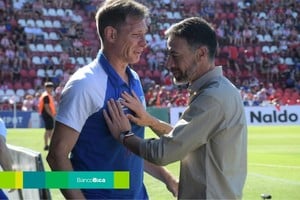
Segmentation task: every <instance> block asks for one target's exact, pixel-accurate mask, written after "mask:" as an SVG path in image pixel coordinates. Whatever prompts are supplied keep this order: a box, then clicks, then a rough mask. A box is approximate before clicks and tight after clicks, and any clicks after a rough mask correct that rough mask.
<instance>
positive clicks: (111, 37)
mask: <svg viewBox="0 0 300 200" xmlns="http://www.w3.org/2000/svg"><path fill="white" fill-rule="evenodd" d="M104 37H105V39H106V40H107V41H109V42H114V41H115V40H116V38H117V29H115V28H114V27H112V26H107V27H106V28H105V29H104Z"/></svg>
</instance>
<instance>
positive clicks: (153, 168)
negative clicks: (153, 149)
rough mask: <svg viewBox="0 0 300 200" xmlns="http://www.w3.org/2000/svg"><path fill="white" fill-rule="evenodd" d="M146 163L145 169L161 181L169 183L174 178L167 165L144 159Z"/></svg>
mask: <svg viewBox="0 0 300 200" xmlns="http://www.w3.org/2000/svg"><path fill="white" fill-rule="evenodd" d="M144 163H145V165H144V166H145V167H144V170H145V171H146V172H147V173H148V174H150V175H151V176H153V177H155V178H156V179H158V180H160V181H161V182H163V183H165V184H167V183H168V182H169V181H170V180H173V179H174V178H173V176H172V175H171V173H170V172H169V171H168V170H167V169H166V168H165V167H162V166H158V165H155V164H153V163H150V162H149V161H147V160H144ZM174 180H175V179H174Z"/></svg>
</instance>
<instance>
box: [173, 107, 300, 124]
mask: <svg viewBox="0 0 300 200" xmlns="http://www.w3.org/2000/svg"><path fill="white" fill-rule="evenodd" d="M184 110H185V107H178V108H170V123H171V124H172V125H175V123H176V122H177V121H178V120H179V118H180V116H181V115H182V113H183V112H184ZM245 113H246V119H247V124H248V125H257V126H264V125H300V106H298V105H295V106H268V107H259V106H257V107H245ZM212 120H213V119H212Z"/></svg>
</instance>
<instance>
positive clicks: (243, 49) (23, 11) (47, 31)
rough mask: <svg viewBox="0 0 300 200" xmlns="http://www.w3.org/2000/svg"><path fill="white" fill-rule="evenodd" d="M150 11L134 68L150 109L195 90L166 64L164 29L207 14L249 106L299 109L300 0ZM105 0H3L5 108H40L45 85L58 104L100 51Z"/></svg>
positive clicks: (214, 0)
mask: <svg viewBox="0 0 300 200" xmlns="http://www.w3.org/2000/svg"><path fill="white" fill-rule="evenodd" d="M139 1H140V2H142V3H144V4H145V5H147V6H148V7H149V8H150V10H151V16H150V18H149V33H148V34H147V35H146V40H147V42H148V47H147V49H146V51H145V52H144V54H143V55H142V57H141V60H140V62H139V63H137V64H135V65H133V66H132V67H133V68H134V69H135V70H136V71H137V72H138V74H139V75H140V77H141V80H142V83H143V87H144V90H145V95H146V102H147V106H157V107H166V106H169V107H170V106H185V105H187V101H188V96H189V92H188V89H187V87H186V86H185V85H183V86H174V85H173V84H172V75H171V74H170V72H169V71H168V70H167V69H166V68H165V67H164V63H165V60H166V52H165V49H166V42H165V38H164V31H165V30H166V29H167V28H168V27H169V26H170V25H171V24H172V23H174V22H177V21H179V20H181V19H182V18H186V17H190V16H202V17H203V18H205V19H207V20H208V21H210V22H211V23H212V24H213V25H214V26H215V28H216V30H217V34H218V39H219V53H218V55H217V59H216V61H215V64H216V65H222V67H223V71H224V75H225V76H226V77H228V78H229V79H230V80H231V81H233V83H234V84H235V85H236V86H237V87H238V88H239V89H240V92H241V95H242V98H243V100H244V105H245V106H267V105H275V104H278V105H296V104H298V105H300V15H299V14H300V1H299V0H244V1H242V0H230V1H222V0H203V1H199V0H161V1H159V0H139ZM101 2H102V1H101V0H77V1H73V0H64V1H60V0H54V1H52V0H0V111H1V110H2V111H4V110H12V109H13V102H16V106H17V109H19V110H24V111H30V110H35V109H36V105H37V100H38V98H39V95H40V93H41V91H42V89H43V84H44V82H45V81H52V82H53V83H54V84H55V86H56V90H55V96H56V101H59V94H60V91H61V90H62V88H63V86H64V84H65V83H66V81H67V80H68V79H69V77H70V75H72V73H73V72H74V71H75V70H76V69H78V68H80V67H82V66H83V65H85V64H87V63H88V62H90V61H91V60H92V59H93V57H95V55H96V54H97V50H98V49H99V44H100V43H99V41H98V39H97V36H96V31H95V30H96V28H95V26H96V24H95V20H94V14H95V11H96V8H97V6H98V5H99V4H100V3H101Z"/></svg>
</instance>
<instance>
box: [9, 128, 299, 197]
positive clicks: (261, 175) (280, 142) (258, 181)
mask: <svg viewBox="0 0 300 200" xmlns="http://www.w3.org/2000/svg"><path fill="white" fill-rule="evenodd" d="M248 130H249V133H248V176H247V181H246V185H245V188H244V198H243V199H245V200H254V199H261V198H260V194H261V193H269V194H271V195H272V199H280V200H281V199H288V200H298V199H300V192H299V189H300V126H264V127H249V129H248ZM43 132H44V130H43V129H8V136H7V142H8V143H9V144H12V145H16V146H23V147H27V148H30V149H33V150H35V151H39V152H41V154H42V158H43V160H44V166H45V168H46V170H49V166H48V164H47V162H46V161H45V157H46V153H47V152H45V151H43V145H44V142H43ZM146 136H147V137H153V133H152V132H151V130H150V129H146ZM178 164H179V163H178V162H177V163H174V164H171V165H168V166H166V167H167V168H168V169H169V170H170V171H171V172H172V173H173V174H174V175H175V176H176V177H178V173H179V165H178ZM145 184H146V187H147V189H148V192H149V196H150V199H152V200H160V199H175V198H173V197H172V195H171V194H170V193H169V192H168V191H167V189H166V187H165V185H164V184H162V183H161V182H159V181H157V180H155V179H153V178H152V177H150V176H149V175H147V174H146V175H145ZM51 194H52V199H55V200H58V199H64V198H63V197H62V195H61V194H60V191H59V190H57V189H55V190H51Z"/></svg>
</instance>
